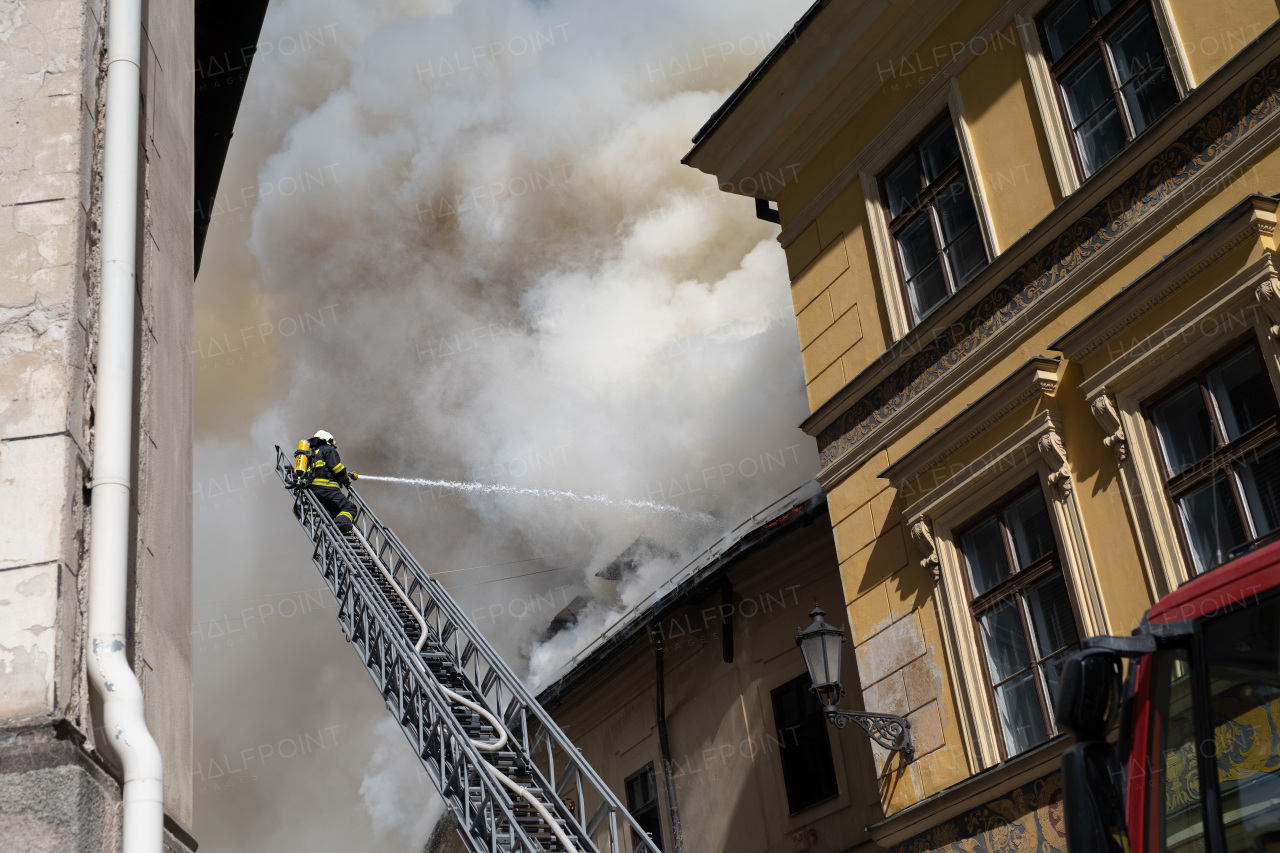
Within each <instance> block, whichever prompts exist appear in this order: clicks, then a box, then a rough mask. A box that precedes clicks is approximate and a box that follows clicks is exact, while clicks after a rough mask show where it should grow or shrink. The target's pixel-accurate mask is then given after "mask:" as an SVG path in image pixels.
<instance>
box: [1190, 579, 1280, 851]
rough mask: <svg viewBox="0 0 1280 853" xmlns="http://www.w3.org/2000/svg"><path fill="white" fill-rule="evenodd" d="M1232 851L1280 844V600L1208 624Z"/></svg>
mask: <svg viewBox="0 0 1280 853" xmlns="http://www.w3.org/2000/svg"><path fill="white" fill-rule="evenodd" d="M1204 638H1205V656H1206V659H1207V662H1208V664H1209V667H1208V669H1209V671H1208V681H1209V685H1208V686H1209V696H1210V701H1211V706H1212V708H1213V735H1214V741H1215V747H1216V750H1217V756H1218V759H1217V763H1218V790H1219V792H1220V793H1221V796H1222V823H1223V831H1224V834H1225V837H1226V849H1227V850H1228V851H1229V853H1237V851H1238V853H1253V851H1255V850H1264V851H1265V850H1276V849H1280V597H1276V596H1272V597H1271V598H1270V600H1269V601H1266V602H1263V603H1261V604H1258V605H1253V603H1252V602H1250V601H1248V600H1246V601H1245V602H1244V603H1243V605H1242V606H1241V607H1240V608H1239V609H1236V610H1234V611H1233V612H1229V613H1226V614H1224V615H1222V616H1218V617H1216V618H1215V619H1213V620H1212V621H1210V622H1209V623H1208V624H1206V625H1205V630H1204Z"/></svg>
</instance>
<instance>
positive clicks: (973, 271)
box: [947, 225, 987, 287]
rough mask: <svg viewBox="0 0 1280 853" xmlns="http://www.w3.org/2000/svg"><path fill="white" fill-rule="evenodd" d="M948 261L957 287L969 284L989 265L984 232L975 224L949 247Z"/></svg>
mask: <svg viewBox="0 0 1280 853" xmlns="http://www.w3.org/2000/svg"><path fill="white" fill-rule="evenodd" d="M947 263H948V264H949V265H950V267H951V277H952V278H953V279H954V280H955V283H956V287H961V286H963V285H965V284H968V283H969V281H970V279H972V278H973V277H974V276H975V275H977V274H978V273H980V272H982V271H983V270H984V269H986V267H987V245H986V243H984V242H983V241H982V232H981V231H979V230H978V226H976V225H975V226H973V227H972V228H970V229H969V230H968V231H966V232H964V234H963V235H961V237H960V239H958V240H956V241H955V242H954V243H952V244H951V245H950V246H948V247H947Z"/></svg>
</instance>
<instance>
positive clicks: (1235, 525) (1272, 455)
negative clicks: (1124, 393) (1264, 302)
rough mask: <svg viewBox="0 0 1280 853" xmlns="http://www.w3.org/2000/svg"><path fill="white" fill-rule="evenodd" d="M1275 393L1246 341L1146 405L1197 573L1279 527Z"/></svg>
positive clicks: (1279, 455)
mask: <svg viewBox="0 0 1280 853" xmlns="http://www.w3.org/2000/svg"><path fill="white" fill-rule="evenodd" d="M1276 414H1277V405H1276V394H1275V390H1274V389H1273V388H1272V386H1271V380H1270V378H1269V377H1268V376H1267V371H1266V367H1265V366H1264V365H1263V363H1262V355H1261V353H1259V351H1258V348H1257V346H1256V345H1254V344H1250V345H1249V346H1248V347H1246V348H1245V349H1243V350H1237V351H1236V352H1234V353H1232V354H1231V355H1229V356H1227V357H1226V358H1225V359H1220V360H1219V361H1218V362H1216V363H1215V364H1211V365H1210V366H1209V367H1208V368H1207V369H1202V370H1200V371H1198V372H1197V373H1194V374H1193V375H1192V376H1190V377H1187V378H1186V379H1184V380H1183V381H1181V382H1180V383H1178V385H1177V386H1176V387H1175V388H1174V389H1173V390H1172V391H1169V392H1168V393H1166V394H1165V395H1164V396H1162V397H1160V398H1157V399H1156V401H1155V402H1154V403H1153V404H1152V405H1150V406H1149V415H1150V421H1151V425H1152V430H1153V431H1154V433H1155V442H1154V443H1155V445H1156V446H1157V447H1159V452H1160V456H1161V461H1162V465H1163V470H1162V473H1163V474H1164V477H1165V493H1166V495H1167V497H1168V499H1169V501H1170V504H1171V507H1172V510H1173V515H1174V518H1175V519H1176V521H1177V524H1178V526H1179V528H1180V530H1181V534H1182V539H1183V545H1184V547H1185V548H1186V551H1187V552H1188V553H1189V555H1190V557H1191V563H1192V564H1193V565H1194V566H1195V570H1196V572H1197V573H1199V572H1205V571H1208V570H1209V569H1211V568H1213V567H1214V566H1216V565H1218V564H1219V563H1221V562H1223V561H1224V560H1226V559H1227V556H1228V555H1229V554H1230V553H1231V551H1232V549H1233V548H1235V547H1237V546H1239V545H1242V544H1243V543H1245V542H1248V541H1249V540H1251V539H1255V538H1257V537H1259V536H1264V535H1266V534H1268V533H1270V532H1272V531H1273V530H1276V529H1277V528H1278V527H1280V441H1277V440H1276Z"/></svg>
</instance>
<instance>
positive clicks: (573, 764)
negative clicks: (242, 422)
mask: <svg viewBox="0 0 1280 853" xmlns="http://www.w3.org/2000/svg"><path fill="white" fill-rule="evenodd" d="M277 468H278V470H279V473H280V476H281V479H282V481H284V482H285V483H286V485H287V484H288V482H289V480H288V478H287V475H286V473H285V471H286V468H288V469H289V470H291V466H288V464H287V457H285V456H284V455H283V454H282V453H281V452H280V451H279V448H277ZM348 494H349V495H350V496H351V497H352V499H353V500H354V502H355V503H356V504H357V506H358V507H359V509H360V513H359V514H358V517H360V518H361V519H362V520H364V521H365V523H364V524H362V525H361V529H362V531H366V530H367V531H370V532H373V531H376V533H374V534H373V535H374V536H375V538H377V539H379V540H385V542H387V543H388V544H389V545H390V547H391V548H392V550H393V551H395V552H396V555H397V557H398V558H399V559H398V560H397V561H396V562H398V563H399V564H400V565H403V566H404V567H405V576H404V578H405V580H404V581H403V584H404V588H406V589H407V588H408V587H410V586H411V585H412V582H411V581H409V576H410V575H412V576H413V579H414V580H416V581H417V583H418V585H419V586H421V588H422V589H423V590H424V591H425V592H427V593H429V594H430V598H431V599H432V600H433V601H434V603H435V606H436V609H438V610H439V611H440V612H441V615H442V616H445V617H447V622H446V624H445V626H444V628H443V629H442V631H441V636H442V637H443V636H444V634H446V633H448V634H450V635H451V636H449V637H447V638H446V639H447V640H451V641H452V657H453V659H454V661H455V663H459V664H462V665H460V666H459V667H458V669H459V671H460V672H461V673H462V675H463V677H464V678H466V677H467V674H466V667H465V664H463V663H462V661H461V659H460V658H461V655H460V648H461V647H460V642H459V641H460V640H461V639H462V637H465V638H466V639H467V640H469V641H470V642H471V643H472V644H474V646H475V647H476V654H475V655H474V656H473V658H472V661H471V662H472V663H473V673H474V676H473V677H472V679H469V680H474V681H475V682H477V683H475V684H473V685H472V687H473V689H474V690H475V692H476V695H477V696H478V697H479V698H481V699H482V700H484V699H485V698H486V697H485V694H482V693H481V691H480V690H479V682H482V681H485V680H488V678H487V676H488V673H486V676H485V678H484V679H481V678H480V675H479V669H478V667H477V666H476V665H478V663H479V661H480V660H481V659H483V661H484V663H485V665H486V666H487V667H488V668H489V669H490V670H493V671H496V672H497V673H498V678H497V679H496V680H495V681H494V684H495V685H496V684H505V685H506V687H507V691H508V694H509V695H510V697H511V698H510V701H509V705H508V707H510V704H512V703H515V702H518V703H519V704H520V705H521V706H523V707H522V708H521V711H522V713H528V712H531V713H532V714H533V716H534V717H535V718H536V720H537V722H538V723H539V724H540V728H542V729H543V731H544V732H545V733H546V735H547V737H549V739H550V740H552V741H554V742H555V746H558V747H559V748H560V749H561V750H562V753H563V754H564V756H565V759H566V765H565V771H564V772H567V771H568V770H569V769H570V768H572V769H573V770H576V771H577V772H578V773H579V774H580V777H579V778H580V779H583V780H586V781H587V782H588V784H589V788H590V793H591V794H594V795H595V796H596V797H599V798H600V799H601V800H602V801H603V802H602V803H601V805H602V806H603V805H604V804H605V803H608V804H609V806H610V808H609V809H608V811H609V813H610V839H609V840H610V847H611V848H612V849H614V850H616V849H617V847H618V838H617V825H616V816H615V813H616V812H621V813H622V814H623V815H624V816H625V819H626V821H627V823H628V824H629V825H630V826H632V827H633V828H634V829H635V830H636V834H637V836H638V837H639V838H640V839H642V842H643V846H644V848H645V849H646V850H647V851H649V853H660V851H658V849H657V848H656V847H655V846H654V845H653V844H652V842H650V841H649V840H648V837H647V834H646V833H645V832H644V831H643V830H642V829H641V828H640V827H639V825H638V824H637V823H636V822H635V820H634V819H633V818H632V817H631V814H630V812H628V811H627V809H626V808H625V807H624V806H623V805H622V803H621V801H619V800H618V798H617V796H616V795H615V794H614V792H613V791H612V789H610V788H609V787H608V785H606V784H605V783H604V781H603V780H602V779H601V778H600V777H599V775H598V774H597V773H596V772H595V769H594V768H592V767H591V765H590V764H588V763H587V762H586V761H585V760H584V759H583V758H582V756H581V754H580V753H579V752H578V751H577V749H576V748H575V747H574V746H573V744H572V743H571V742H570V741H569V739H568V737H567V736H565V734H564V733H563V731H561V730H560V727H559V726H558V725H557V724H556V723H555V721H554V720H553V719H552V718H551V716H550V715H549V714H548V713H547V712H546V711H545V709H543V708H542V706H541V705H540V704H539V703H538V702H537V700H536V699H535V698H534V697H533V695H532V694H531V693H530V692H529V691H528V689H527V688H526V687H525V686H524V683H523V682H522V681H521V680H520V679H519V678H518V677H517V676H516V675H515V673H514V672H512V671H511V669H510V667H509V666H507V664H506V662H505V661H504V660H503V659H502V657H501V656H500V655H498V653H497V652H496V650H494V649H493V647H492V646H491V645H490V644H489V642H488V641H487V640H486V639H485V638H484V636H483V634H481V633H480V632H479V630H478V629H477V628H476V627H475V625H474V624H473V623H472V622H471V620H470V619H469V618H468V617H467V616H466V614H465V613H463V612H462V610H461V608H459V607H458V606H457V604H456V602H454V601H453V599H452V597H451V596H449V595H448V593H447V592H446V591H445V589H444V587H443V586H441V585H440V584H439V582H437V581H436V580H435V579H434V578H431V577H430V575H429V574H428V573H427V572H426V571H425V570H424V569H423V568H422V566H421V565H420V564H419V563H418V561H417V560H416V559H415V558H414V557H413V555H412V553H410V552H409V550H408V549H407V548H406V547H405V546H404V544H403V543H402V542H401V541H400V539H399V537H398V536H396V534H395V532H394V531H393V530H391V529H390V528H389V527H387V526H386V525H385V524H383V523H382V522H381V520H380V519H378V517H377V514H376V513H375V512H374V511H373V510H372V509H371V508H370V507H369V505H368V504H367V503H366V502H365V501H364V499H363V498H362V497H361V496H360V495H359V494H358V493H357V491H356V490H355V489H354V488H348ZM312 500H313V501H314V497H313V498H312ZM320 518H322V519H323V521H321V524H320V527H321V528H322V529H324V530H325V531H326V532H328V533H329V534H330V535H333V533H332V531H331V530H330V528H332V527H333V526H334V525H333V523H332V521H331V520H329V519H327V518H325V517H324V516H320ZM343 544H344V545H346V543H345V539H343ZM345 550H347V551H350V546H346V549H345ZM351 556H352V557H354V554H352V555H351ZM423 610H424V611H425V610H426V608H425V607H424V608H423ZM458 635H462V637H460V636H458ZM401 653H403V650H401ZM448 716H449V718H450V719H452V715H451V714H450V715H448ZM501 716H502V715H500V718H501ZM468 746H471V745H470V742H469V741H468ZM549 746H550V744H549ZM464 749H465V748H464ZM466 751H467V752H474V748H472V749H468V750H466ZM526 758H527V759H528V762H529V764H530V765H531V768H532V769H534V770H535V771H537V773H538V775H539V776H541V775H542V774H541V770H540V768H538V766H537V763H536V761H534V760H533V758H532V756H529V755H527V754H526ZM480 760H481V761H483V759H480ZM481 775H482V776H484V777H486V778H485V782H486V783H488V784H489V787H493V784H494V780H493V779H492V778H491V776H490V775H489V774H488V773H487V772H486V773H484V774H481ZM541 783H542V786H543V790H544V791H546V792H547V793H548V796H549V798H550V799H553V800H554V805H556V806H557V807H558V808H557V809H556V811H557V812H559V813H560V814H561V816H562V817H563V816H565V815H568V816H569V818H570V820H571V822H572V823H573V824H576V825H577V827H576V828H581V823H580V822H579V821H578V820H577V819H576V817H574V816H573V812H572V811H571V810H570V809H568V808H567V806H566V804H565V803H564V801H563V799H562V798H561V797H560V796H558V795H556V794H555V791H554V786H551V785H549V784H547V782H546V779H545V778H543V779H542V780H541ZM582 793H583V794H585V793H587V792H586V791H583V792H582ZM580 800H581V796H580ZM497 802H499V803H502V804H503V805H505V798H499V799H498V800H497ZM579 808H585V803H581V802H580V805H579ZM505 810H506V809H504V811H505ZM514 827H515V829H516V831H517V832H518V833H519V834H520V835H524V833H523V831H522V830H521V829H520V827H519V824H518V823H517V824H514ZM580 837H582V836H580ZM583 840H586V841H588V842H589V843H590V844H591V846H592V847H594V840H593V839H591V838H590V837H589V836H588V837H586V838H584V839H583Z"/></svg>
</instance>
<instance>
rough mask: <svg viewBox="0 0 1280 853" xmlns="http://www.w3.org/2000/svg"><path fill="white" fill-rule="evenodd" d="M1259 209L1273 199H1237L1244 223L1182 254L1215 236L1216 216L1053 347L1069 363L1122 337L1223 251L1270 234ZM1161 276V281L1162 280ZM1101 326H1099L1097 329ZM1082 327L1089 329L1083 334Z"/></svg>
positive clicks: (1220, 256)
mask: <svg viewBox="0 0 1280 853" xmlns="http://www.w3.org/2000/svg"><path fill="white" fill-rule="evenodd" d="M1259 207H1270V208H1275V207H1276V202H1275V201H1274V200H1273V199H1270V198H1262V197H1251V198H1248V199H1246V200H1245V201H1243V202H1241V204H1240V205H1238V206H1237V208H1235V209H1234V210H1235V211H1238V213H1239V215H1242V216H1247V217H1249V218H1248V219H1247V220H1246V221H1245V223H1244V226H1243V227H1241V228H1239V230H1237V231H1234V232H1232V233H1230V234H1228V235H1227V236H1226V237H1225V238H1223V239H1221V240H1220V241H1219V242H1216V243H1212V244H1211V245H1212V246H1213V248H1212V249H1210V250H1208V251H1206V252H1204V253H1203V254H1202V255H1201V256H1200V257H1198V258H1195V255H1194V253H1193V254H1192V256H1191V257H1192V258H1195V259H1194V260H1192V259H1191V258H1186V257H1183V255H1184V250H1194V249H1196V248H1201V247H1199V246H1196V245H1195V244H1196V243H1199V242H1201V241H1202V240H1211V239H1213V238H1214V237H1216V236H1217V235H1216V234H1214V233H1213V232H1215V231H1218V230H1221V229H1220V226H1221V225H1222V224H1223V223H1222V222H1221V220H1220V221H1219V222H1215V223H1214V225H1212V226H1210V227H1209V228H1207V229H1205V231H1204V232H1202V234H1200V235H1197V237H1196V238H1194V239H1193V240H1192V242H1191V243H1190V244H1188V245H1186V246H1184V247H1183V248H1182V249H1180V250H1179V251H1177V252H1174V253H1173V254H1172V255H1170V256H1169V257H1167V258H1165V259H1164V260H1163V261H1161V262H1160V263H1159V264H1157V265H1156V266H1155V267H1153V268H1152V269H1151V270H1150V271H1149V272H1147V273H1146V274H1144V275H1143V276H1142V277H1141V278H1139V279H1138V280H1137V281H1135V282H1134V283H1133V284H1131V285H1129V286H1128V287H1127V288H1125V289H1124V290H1123V291H1121V292H1120V293H1119V294H1117V295H1116V296H1115V297H1113V299H1112V300H1111V301H1109V302H1108V303H1107V304H1106V305H1104V306H1103V307H1102V308H1101V309H1099V310H1098V311H1097V312H1095V313H1094V315H1092V316H1090V317H1089V318H1088V319H1086V320H1085V321H1084V322H1082V323H1081V324H1080V325H1079V326H1077V327H1076V328H1074V329H1072V330H1071V331H1070V332H1068V333H1067V334H1065V335H1063V336H1062V338H1060V339H1059V340H1057V341H1055V342H1054V343H1053V344H1052V347H1053V348H1054V349H1057V350H1060V351H1061V352H1062V353H1063V354H1064V355H1066V357H1067V358H1069V359H1071V360H1072V361H1083V360H1085V359H1086V358H1088V357H1089V356H1091V355H1093V353H1095V352H1097V351H1098V350H1099V349H1101V348H1102V347H1104V346H1106V345H1107V344H1108V343H1110V342H1111V341H1113V340H1115V339H1116V338H1117V337H1119V336H1120V335H1122V334H1123V333H1124V331H1125V329H1127V328H1129V327H1130V326H1132V325H1133V324H1134V323H1136V322H1138V321H1139V320H1141V319H1142V318H1143V317H1144V316H1146V314H1147V313H1149V312H1150V311H1151V310H1152V309H1153V308H1155V307H1156V306H1158V305H1160V304H1162V303H1164V302H1166V301H1167V300H1168V299H1169V297H1171V296H1172V295H1173V294H1174V293H1176V292H1177V291H1179V290H1181V289H1182V288H1183V287H1184V286H1185V285H1186V284H1187V283H1188V282H1190V281H1193V280H1195V279H1196V278H1197V277H1198V276H1199V275H1201V274H1202V273H1203V272H1204V271H1205V270H1207V269H1209V268H1210V267H1212V266H1213V265H1214V264H1216V263H1217V262H1218V261H1220V260H1222V258H1223V257H1225V256H1226V255H1227V254H1229V253H1230V252H1232V251H1234V250H1235V249H1237V248H1239V247H1240V246H1242V245H1244V244H1245V243H1248V242H1250V241H1254V240H1257V238H1258V237H1259V236H1260V235H1263V234H1267V233H1269V231H1270V229H1271V228H1272V227H1273V226H1274V224H1275V223H1274V222H1273V221H1270V220H1268V219H1261V218H1259V214H1260V213H1261V214H1264V215H1274V214H1272V213H1270V212H1269V211H1265V210H1259V209H1258V208H1259ZM1235 218H1236V217H1235V216H1232V215H1231V214H1227V215H1226V216H1224V217H1222V218H1221V219H1222V220H1232V219H1235ZM1162 280H1163V283H1161V281H1162ZM1146 291H1149V292H1146ZM1144 292H1145V296H1144V297H1143V298H1142V299H1141V301H1139V302H1137V303H1136V304H1132V305H1129V306H1127V308H1126V306H1124V304H1123V303H1124V302H1125V301H1128V302H1133V299H1132V296H1133V295H1134V294H1139V293H1144ZM1113 304H1114V307H1113ZM1108 309H1110V310H1111V311H1112V316H1107V312H1108ZM1117 312H1123V313H1117ZM1100 324H1102V326H1101V328H1098V327H1099V325H1100ZM1085 330H1090V331H1089V332H1088V333H1087V334H1086V332H1085Z"/></svg>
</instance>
